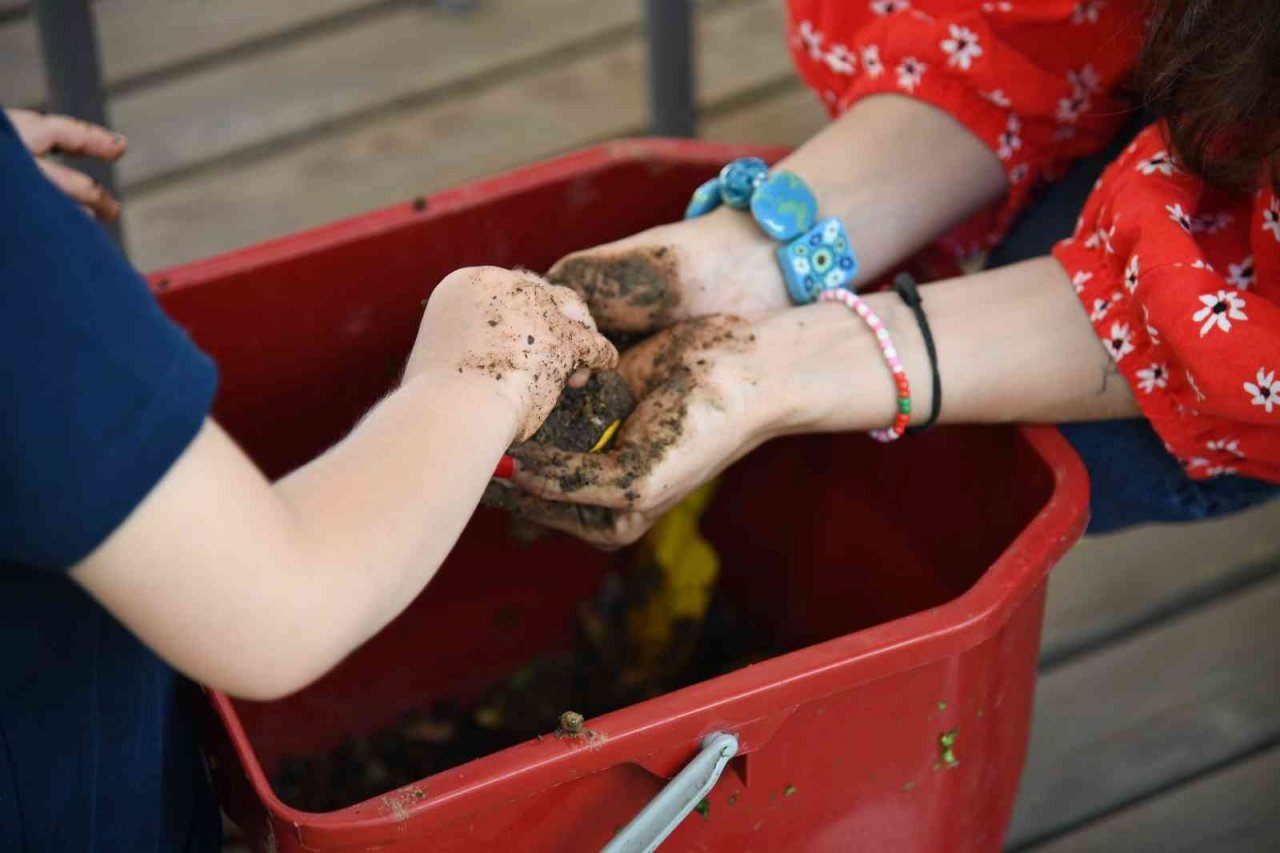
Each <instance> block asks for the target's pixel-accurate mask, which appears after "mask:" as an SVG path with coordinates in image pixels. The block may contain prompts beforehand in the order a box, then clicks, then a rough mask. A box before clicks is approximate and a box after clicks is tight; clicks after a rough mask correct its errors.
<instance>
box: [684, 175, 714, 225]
mask: <svg viewBox="0 0 1280 853" xmlns="http://www.w3.org/2000/svg"><path fill="white" fill-rule="evenodd" d="M719 206H720V179H719V178H712V179H711V180H709V181H707V182H706V183H705V184H703V185H702V186H700V187H698V188H697V189H696V190H694V191H693V197H692V198H691V199H689V206H688V207H687V208H685V211H684V218H685V219H697V218H698V217H699V216H702V215H704V214H707V213H710V212H711V211H713V210H715V209H716V208H717V207H719Z"/></svg>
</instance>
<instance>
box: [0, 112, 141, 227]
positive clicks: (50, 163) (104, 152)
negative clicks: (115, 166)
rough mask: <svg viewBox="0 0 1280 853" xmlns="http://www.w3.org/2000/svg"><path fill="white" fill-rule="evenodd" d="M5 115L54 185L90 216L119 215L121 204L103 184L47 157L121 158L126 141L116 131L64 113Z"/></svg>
mask: <svg viewBox="0 0 1280 853" xmlns="http://www.w3.org/2000/svg"><path fill="white" fill-rule="evenodd" d="M4 112H5V115H6V116H7V117H8V119H9V122H10V123H11V124H12V125H13V128H14V130H16V131H17V132H18V138H20V139H21V140H22V142H23V144H24V145H26V146H27V150H28V151H30V152H31V155H32V156H33V157H35V159H36V165H37V166H39V167H40V171H42V172H44V174H45V176H46V177H47V178H48V179H49V180H51V181H53V183H54V185H55V186H57V187H58V188H59V189H61V190H62V191H63V192H64V193H66V194H67V195H69V196H71V198H72V199H74V200H75V201H77V202H79V203H80V205H81V206H83V207H84V209H85V210H86V211H87V212H88V213H89V214H90V215H91V216H96V217H97V218H98V219H101V220H102V221H103V222H111V221H113V220H115V219H116V217H118V216H119V215H120V203H119V202H117V201H116V200H115V199H114V198H112V197H111V194H110V193H108V192H107V191H106V190H105V189H103V188H102V185H101V184H99V183H98V182H97V181H95V180H93V178H90V177H89V176H88V175H86V174H84V173H83V172H79V171H77V170H75V169H72V168H71V167H70V166H65V165H63V164H62V163H59V162H57V161H54V160H50V159H49V155H52V154H71V155H74V156H77V157H95V158H97V159H99V160H106V161H107V162H114V161H115V160H118V159H120V157H121V155H123V154H124V152H125V149H127V148H128V147H129V143H128V141H127V140H126V139H125V138H124V137H123V136H121V135H120V134H118V133H112V132H111V131H109V130H107V129H106V128H104V127H99V126H98V125H96V124H89V123H88V122H85V121H80V120H79V119H74V118H69V117H67V116H49V115H42V114H41V113H37V112H33V111H31V110H16V109H14V110H5V111H4Z"/></svg>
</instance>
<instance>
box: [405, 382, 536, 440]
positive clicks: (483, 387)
mask: <svg viewBox="0 0 1280 853" xmlns="http://www.w3.org/2000/svg"><path fill="white" fill-rule="evenodd" d="M521 383H522V377H521V376H520V375H519V374H516V373H514V372H513V373H511V374H509V375H505V376H500V377H499V376H496V375H494V376H491V375H489V374H488V373H486V372H484V371H478V370H472V369H463V370H462V371H461V372H459V370H458V369H457V368H454V369H452V370H450V369H448V368H443V367H439V368H437V367H427V368H424V369H422V370H419V371H417V372H415V373H414V374H413V376H412V377H410V378H406V380H405V382H404V384H403V385H402V386H401V389H402V390H403V391H406V392H408V393H410V394H413V395H414V396H415V398H417V399H419V400H421V401H422V403H423V405H425V406H426V407H428V408H429V409H430V410H431V411H435V412H438V411H440V410H441V409H444V408H447V409H450V410H452V411H454V412H455V413H456V414H458V415H462V416H463V417H464V418H465V419H466V420H468V421H469V422H471V423H473V424H474V429H475V432H474V433H473V435H474V436H475V437H476V438H477V439H480V440H485V441H490V442H494V441H496V444H497V446H498V447H499V448H500V449H499V452H501V451H503V450H506V448H507V447H509V446H510V445H512V444H513V443H515V441H516V440H517V439H518V438H519V435H520V427H521V425H522V424H523V423H524V420H525V416H526V415H525V413H526V410H527V408H528V396H529V395H528V389H527V388H525V387H524V385H522V384H521Z"/></svg>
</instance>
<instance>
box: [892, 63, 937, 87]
mask: <svg viewBox="0 0 1280 853" xmlns="http://www.w3.org/2000/svg"><path fill="white" fill-rule="evenodd" d="M928 67H929V66H927V65H925V64H924V63H923V62H921V61H920V60H918V59H916V58H915V57H914V56H905V57H903V58H902V61H901V62H899V63H898V67H897V68H896V69H895V70H896V71H897V72H898V85H899V86H900V87H902V88H903V89H906V90H907V91H908V92H914V91H915V90H916V86H919V85H920V81H921V80H922V79H924V72H925V69H927V68H928Z"/></svg>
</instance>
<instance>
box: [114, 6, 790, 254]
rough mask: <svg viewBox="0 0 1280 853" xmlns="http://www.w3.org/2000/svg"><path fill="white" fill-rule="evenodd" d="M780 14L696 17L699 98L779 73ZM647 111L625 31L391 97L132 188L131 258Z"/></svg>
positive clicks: (305, 220)
mask: <svg viewBox="0 0 1280 853" xmlns="http://www.w3.org/2000/svg"><path fill="white" fill-rule="evenodd" d="M782 16H783V9H782V3H781V0H767V2H753V3H737V4H734V5H733V6H730V7H727V8H725V9H724V10H723V11H719V12H716V13H714V14H710V13H709V14H706V15H703V16H701V17H700V19H699V44H700V50H699V71H698V73H699V77H698V79H699V101H700V103H701V104H702V105H703V106H708V107H710V106H714V105H716V104H718V103H725V102H730V101H734V100H736V99H739V98H742V97H743V96H744V95H745V94H746V93H750V92H753V91H757V90H759V89H760V88H761V87H765V86H768V85H773V84H776V83H777V82H778V81H779V80H782V79H785V78H786V77H787V75H789V74H791V68H790V60H789V57H788V55H787V50H786V45H785V43H784V40H783V38H782V36H781V33H782ZM743 57H750V58H751V59H750V61H749V62H744V61H743ZM646 121H647V112H646V101H645V96H644V57H643V50H642V46H641V44H640V42H639V39H638V37H636V38H632V39H631V40H629V41H628V42H627V43H625V44H623V45H622V46H620V47H616V48H612V49H609V50H605V51H603V52H600V53H596V54H592V55H590V56H586V57H582V58H579V59H576V60H572V61H569V62H566V63H564V64H560V65H556V66H553V67H549V68H544V69H542V70H538V71H534V72H532V73H529V74H525V75H521V76H513V77H512V78H511V79H509V80H506V81H504V82H502V83H501V84H498V85H494V86H490V87H486V88H484V89H482V90H480V91H477V92H475V93H473V94H471V95H469V96H468V97H465V98H464V97H457V98H452V99H448V100H442V101H440V102H436V103H429V104H425V105H422V106H418V107H413V108H406V109H403V110H399V111H397V112H395V113H394V114H392V115H388V116H384V117H381V118H378V119H375V120H372V121H369V122H367V123H364V124H361V125H360V126H359V127H354V128H351V129H346V130H343V131H341V132H338V133H335V134H332V135H327V136H325V137H323V138H319V139H314V140H309V141H307V142H304V143H301V144H297V145H294V146H291V147H288V148H287V149H281V150H278V151H272V152H271V153H270V156H266V157H263V158H260V159H255V160H254V161H253V162H249V163H243V164H234V165H229V166H225V167H221V168H218V169H216V170H211V171H208V172H206V173H202V174H198V175H193V176H191V177H190V178H187V179H184V180H183V181H181V182H179V183H175V184H173V185H170V186H161V187H155V188H153V189H150V190H148V191H146V192H143V193H140V194H138V195H136V196H131V197H130V198H129V203H128V204H127V205H126V208H125V209H126V217H127V232H128V233H129V235H130V249H131V253H132V255H133V257H134V258H135V260H136V262H137V263H138V264H139V265H140V266H142V267H143V268H154V267H157V266H167V265H170V264H173V263H177V262H180V261H185V260H191V259H194V258H197V257H202V256H205V255H208V254H211V253H214V252H218V251H222V250H225V249H230V248H233V247H235V246H241V245H245V244H248V243H252V242H256V241H259V240H262V239H265V238H267V237H271V236H276V235H280V234H285V233H289V232H292V231H296V230H298V229H300V228H305V227H308V226H312V225H318V224H320V223H323V222H327V221H331V220H333V219H335V218H338V217H341V216H346V215H350V214H353V213H357V212H359V211H362V210H368V209H372V208H377V207H381V206H385V205H388V204H392V203H394V202H396V201H401V200H404V199H406V198H408V197H410V196H412V195H414V194H415V193H422V192H431V191H434V190H439V189H443V188H445V187H448V186H455V185H457V184H460V183H463V182H465V181H469V180H473V179H475V178H478V177H481V176H484V175H490V174H493V173H494V172H498V171H501V170H504V169H508V168H511V167H513V166H516V165H519V164H522V163H527V162H530V161H534V160H541V159H545V158H546V157H549V156H551V155H553V154H555V153H558V152H562V151H564V150H567V149H570V148H576V147H581V146H583V145H586V144H589V143H592V142H595V141H599V140H603V139H608V138H616V137H619V136H625V135H634V134H638V133H641V132H643V130H644V127H645V125H646Z"/></svg>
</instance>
